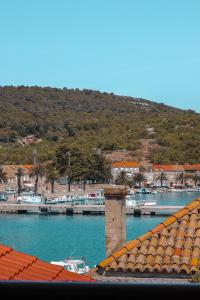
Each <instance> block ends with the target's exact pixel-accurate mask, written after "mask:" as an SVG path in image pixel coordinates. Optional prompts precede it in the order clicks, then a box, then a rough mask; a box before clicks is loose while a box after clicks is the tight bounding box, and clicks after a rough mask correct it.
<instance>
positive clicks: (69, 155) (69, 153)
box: [67, 151, 71, 192]
mask: <svg viewBox="0 0 200 300" xmlns="http://www.w3.org/2000/svg"><path fill="white" fill-rule="evenodd" d="M67 155H68V168H70V165H71V160H70V157H71V152H70V151H68V152H67ZM69 173H70V170H69V172H68V176H67V181H68V192H70V176H69Z"/></svg>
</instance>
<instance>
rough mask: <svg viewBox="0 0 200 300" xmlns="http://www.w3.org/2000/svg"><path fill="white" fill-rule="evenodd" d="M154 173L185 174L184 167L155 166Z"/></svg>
mask: <svg viewBox="0 0 200 300" xmlns="http://www.w3.org/2000/svg"><path fill="white" fill-rule="evenodd" d="M153 171H154V172H156V171H157V172H183V171H184V168H183V166H182V165H155V164H154V165H153Z"/></svg>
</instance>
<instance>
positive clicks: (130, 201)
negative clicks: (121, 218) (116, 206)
mask: <svg viewBox="0 0 200 300" xmlns="http://www.w3.org/2000/svg"><path fill="white" fill-rule="evenodd" d="M156 204H157V203H156V202H155V201H140V200H135V199H131V197H130V196H126V207H127V206H136V207H138V206H151V205H156Z"/></svg>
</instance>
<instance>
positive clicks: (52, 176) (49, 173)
mask: <svg viewBox="0 0 200 300" xmlns="http://www.w3.org/2000/svg"><path fill="white" fill-rule="evenodd" d="M45 175H46V182H47V183H49V182H50V184H51V193H52V194H53V193H54V184H55V182H56V181H57V180H58V179H59V177H60V176H59V172H58V170H57V169H56V167H55V166H54V165H53V164H49V165H47V166H46V168H45Z"/></svg>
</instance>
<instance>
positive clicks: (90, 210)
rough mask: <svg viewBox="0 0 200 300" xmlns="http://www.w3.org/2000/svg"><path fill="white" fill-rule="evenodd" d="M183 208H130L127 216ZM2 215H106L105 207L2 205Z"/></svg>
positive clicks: (175, 210) (165, 213)
mask: <svg viewBox="0 0 200 300" xmlns="http://www.w3.org/2000/svg"><path fill="white" fill-rule="evenodd" d="M181 208H183V206H157V205H155V206H154V205H151V206H132V207H131V206H129V207H126V214H127V215H133V216H136V217H139V216H144V215H148V216H170V215H172V214H173V213H175V212H177V211H178V210H179V209H181ZM0 213H2V214H7V213H8V214H9V213H15V214H42V215H56V214H63V215H104V214H105V206H104V205H74V206H72V205H64V204H62V205H57V204H56V205H49V204H13V203H12V204H11V203H0Z"/></svg>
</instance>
